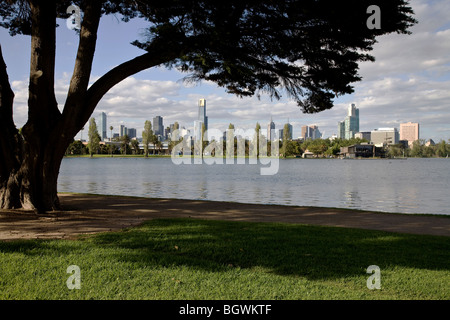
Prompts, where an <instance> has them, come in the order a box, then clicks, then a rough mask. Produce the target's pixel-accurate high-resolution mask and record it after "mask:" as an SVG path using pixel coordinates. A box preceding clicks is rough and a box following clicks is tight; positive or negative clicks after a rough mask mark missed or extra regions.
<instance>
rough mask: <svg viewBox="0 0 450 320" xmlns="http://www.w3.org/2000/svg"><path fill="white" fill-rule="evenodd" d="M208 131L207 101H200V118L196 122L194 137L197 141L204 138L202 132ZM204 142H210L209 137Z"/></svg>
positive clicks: (205, 137)
mask: <svg viewBox="0 0 450 320" xmlns="http://www.w3.org/2000/svg"><path fill="white" fill-rule="evenodd" d="M203 127H204V130H205V131H207V130H208V117H207V116H206V99H199V100H198V117H197V120H196V121H194V137H195V139H197V140H200V139H201V138H202V131H203ZM203 140H208V137H207V136H206V135H205V136H204V137H203Z"/></svg>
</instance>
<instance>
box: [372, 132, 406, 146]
mask: <svg viewBox="0 0 450 320" xmlns="http://www.w3.org/2000/svg"><path fill="white" fill-rule="evenodd" d="M399 140H400V139H399V133H398V130H397V128H380V129H375V130H373V131H372V132H371V133H370V142H371V143H373V144H374V145H375V146H377V147H378V146H386V145H392V144H398V143H399Z"/></svg>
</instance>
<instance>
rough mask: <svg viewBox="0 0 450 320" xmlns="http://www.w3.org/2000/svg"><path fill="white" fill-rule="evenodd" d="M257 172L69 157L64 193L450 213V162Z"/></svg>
mask: <svg viewBox="0 0 450 320" xmlns="http://www.w3.org/2000/svg"><path fill="white" fill-rule="evenodd" d="M259 169H260V167H259V166H258V165H248V164H247V165H206V164H202V165H175V164H173V163H172V161H171V159H170V158H160V159H159V158H156V159H155V158H150V159H144V158H94V159H89V158H65V159H64V160H63V163H62V166H61V173H60V178H59V184H58V188H59V191H61V192H81V193H97V194H118V195H132V196H145V197H154V198H182V199H201V200H218V201H235V202H247V203H267V204H281V205H301V206H326V207H343V208H356V209H367V210H376V211H386V212H404V213H435V214H450V212H449V209H448V208H450V199H449V197H448V195H447V193H448V190H449V189H450V160H448V159H408V160H334V159H323V160H322V159H319V160H318V159H314V160H307V159H289V160H282V161H280V168H279V171H278V174H276V175H273V176H261V175H260V174H259V173H260V170H259Z"/></svg>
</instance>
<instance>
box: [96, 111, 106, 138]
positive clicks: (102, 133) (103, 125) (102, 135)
mask: <svg viewBox="0 0 450 320" xmlns="http://www.w3.org/2000/svg"><path fill="white" fill-rule="evenodd" d="M98 133H99V135H100V140H101V141H106V138H107V137H106V113H104V112H102V113H100V120H99V122H98Z"/></svg>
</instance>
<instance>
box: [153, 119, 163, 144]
mask: <svg viewBox="0 0 450 320" xmlns="http://www.w3.org/2000/svg"><path fill="white" fill-rule="evenodd" d="M153 133H154V135H155V136H157V137H158V139H159V140H164V139H161V138H163V137H164V125H163V118H162V117H161V116H156V117H154V118H153Z"/></svg>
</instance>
